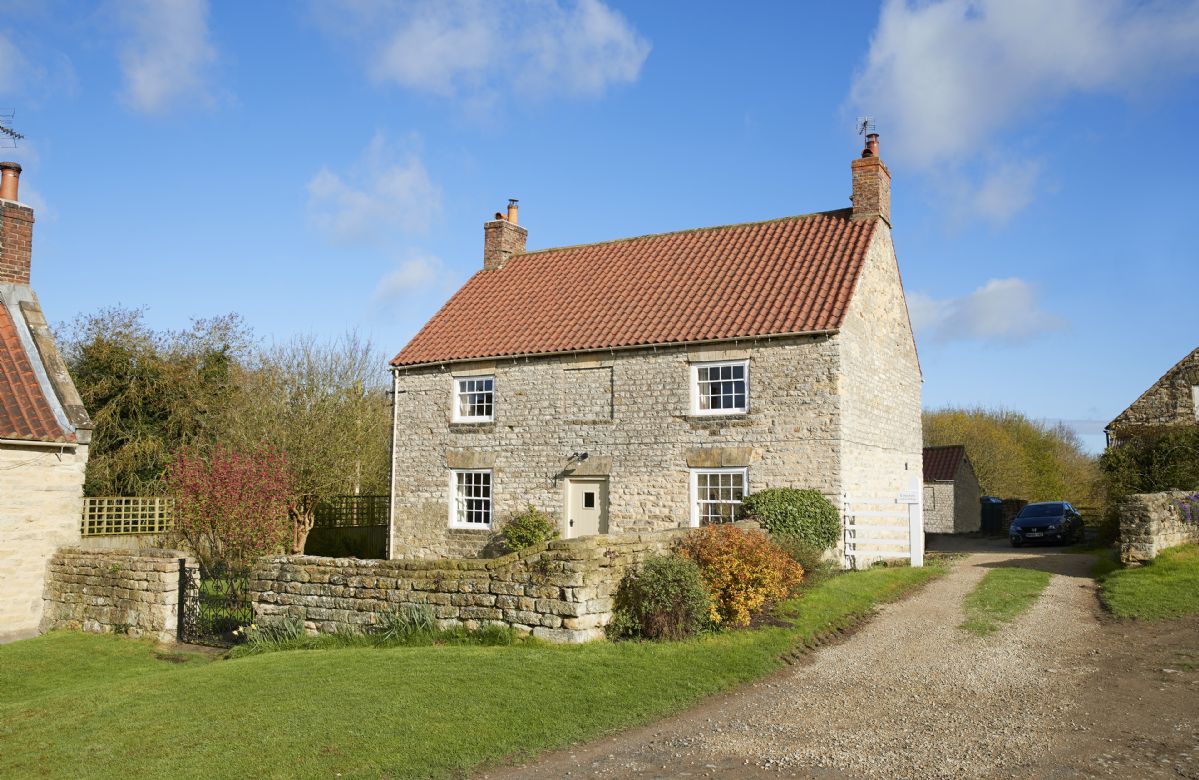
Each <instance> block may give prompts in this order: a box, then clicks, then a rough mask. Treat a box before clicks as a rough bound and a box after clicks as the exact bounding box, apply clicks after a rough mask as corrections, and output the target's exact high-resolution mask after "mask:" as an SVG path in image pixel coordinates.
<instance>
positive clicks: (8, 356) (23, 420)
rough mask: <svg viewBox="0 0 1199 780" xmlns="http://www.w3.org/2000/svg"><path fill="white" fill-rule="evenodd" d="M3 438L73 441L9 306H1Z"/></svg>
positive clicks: (0, 411) (0, 421)
mask: <svg viewBox="0 0 1199 780" xmlns="http://www.w3.org/2000/svg"><path fill="white" fill-rule="evenodd" d="M0 439H21V440H24V441H51V442H73V441H75V434H74V433H69V432H66V431H64V430H63V429H62V426H61V425H59V423H58V420H57V419H56V418H55V416H54V411H53V410H52V409H51V407H50V402H49V401H48V400H47V398H46V395H45V393H44V392H43V391H42V387H41V385H40V384H38V381H37V377H36V376H35V375H34V373H33V364H32V363H31V362H30V360H29V355H28V354H26V352H25V347H24V345H23V344H22V343H21V339H20V337H19V336H18V334H17V326H16V323H15V322H13V318H12V313H11V312H10V311H9V309H8V307H7V306H5V305H4V304H3V303H0Z"/></svg>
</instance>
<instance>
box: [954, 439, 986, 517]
mask: <svg viewBox="0 0 1199 780" xmlns="http://www.w3.org/2000/svg"><path fill="white" fill-rule="evenodd" d="M953 529H954V532H955V533H959V534H966V533H974V532H975V531H979V530H982V488H980V487H979V484H978V477H976V476H975V475H974V468H973V467H972V466H971V465H970V461H969V460H967V459H965V458H963V459H962V463H961V465H960V466H958V475H957V479H955V480H954V490H953Z"/></svg>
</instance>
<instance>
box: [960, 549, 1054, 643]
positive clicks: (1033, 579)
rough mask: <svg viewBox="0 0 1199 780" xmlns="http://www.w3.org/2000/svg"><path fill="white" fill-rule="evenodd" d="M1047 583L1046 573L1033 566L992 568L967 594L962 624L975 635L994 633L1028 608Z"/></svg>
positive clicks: (1047, 574) (1038, 596)
mask: <svg viewBox="0 0 1199 780" xmlns="http://www.w3.org/2000/svg"><path fill="white" fill-rule="evenodd" d="M1048 584H1049V573H1048V572H1044V571H1037V570H1036V569H1019V568H1015V567H1007V566H1005V567H1002V568H998V569H992V570H991V571H989V572H987V574H986V576H985V577H983V578H982V580H980V581H979V583H978V584H977V585H975V586H974V590H972V591H970V593H969V594H968V595H967V596H966V600H965V602H964V603H963V607H964V608H965V612H966V622H964V623H962V626H961V627H962V628H964V629H966V630H967V631H969V632H970V633H972V634H977V635H978V636H987V635H989V634H993V633H995V632H996V631H998V630H999V629H1000V628H1002V627H1003V625H1004V624H1006V623H1010V622H1012V621H1013V620H1015V619H1016V618H1018V617H1019V616H1020V615H1022V614H1024V613H1025V612H1027V611H1028V609H1029V608H1030V607H1032V605H1033V604H1034V603H1035V602H1036V600H1037V599H1038V598H1040V597H1041V592H1042V591H1044V590H1045V586H1046V585H1048Z"/></svg>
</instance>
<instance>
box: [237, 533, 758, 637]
mask: <svg viewBox="0 0 1199 780" xmlns="http://www.w3.org/2000/svg"><path fill="white" fill-rule="evenodd" d="M739 525H741V526H742V527H746V528H754V527H756V526H755V525H754V524H753V523H740V524H739ZM686 533H687V531H685V530H672V531H658V532H654V533H641V534H635V533H627V534H620V535H611V536H589V537H584V538H580V539H569V540H565V539H560V540H555V541H551V542H548V543H545V544H541V545H538V546H536V547H534V548H531V549H529V550H527V551H524V552H521V553H513V554H509V555H505V556H503V557H500V558H494V559H491V560H481V559H473V560H455V561H449V560H446V561H413V560H406V561H363V560H357V559H352V558H317V557H314V556H306V555H300V556H281V557H275V558H264V559H263V560H261V561H259V562H258V563H257V564H256V565H255V567H254V571H253V573H252V574H251V578H250V597H251V599H252V600H253V601H254V614H255V620H256V621H257V622H258V623H259V624H261V625H270V624H273V623H274V624H277V623H279V622H281V621H283V620H285V619H293V620H302V621H304V624H305V627H306V628H307V630H308V631H309V632H314V633H335V632H338V631H368V630H370V629H371V628H372V627H373V626H376V625H377V624H378V622H379V619H380V616H381V615H382V614H384V613H386V612H391V611H394V610H396V609H398V608H399V607H401V606H403V605H406V604H419V605H427V606H429V607H431V608H432V609H433V611H434V614H435V615H436V617H437V620H438V621H439V623H440V624H441V625H442V626H454V625H462V626H465V627H467V628H478V627H480V626H484V625H487V624H493V623H494V624H502V625H507V626H512V627H513V628H515V629H516V630H517V631H519V632H521V633H524V634H532V635H533V636H535V637H538V638H540V639H544V640H547V641H550V642H588V641H591V640H595V639H601V638H603V635H604V630H603V627H604V626H606V625H607V624H608V621H609V620H610V619H611V616H612V598H613V596H614V594H615V593H616V589H617V586H618V585H619V583H620V579H621V577H623V576H624V573H625V572H626V571H627V570H628V569H629V567H631V566H633V565H635V564H637V563H639V562H640V561H642V560H643V559H644V558H645V557H646V556H648V555H653V554H662V553H665V552H668V551H670V550H671V549H673V548H674V546H675V545H676V544H677V543H678V541H679V540H680V539H681V538H682V536H683V535H684V534H686Z"/></svg>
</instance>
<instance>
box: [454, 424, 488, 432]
mask: <svg viewBox="0 0 1199 780" xmlns="http://www.w3.org/2000/svg"><path fill="white" fill-rule="evenodd" d="M493 431H495V423H494V422H485V423H450V433H492V432H493Z"/></svg>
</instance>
